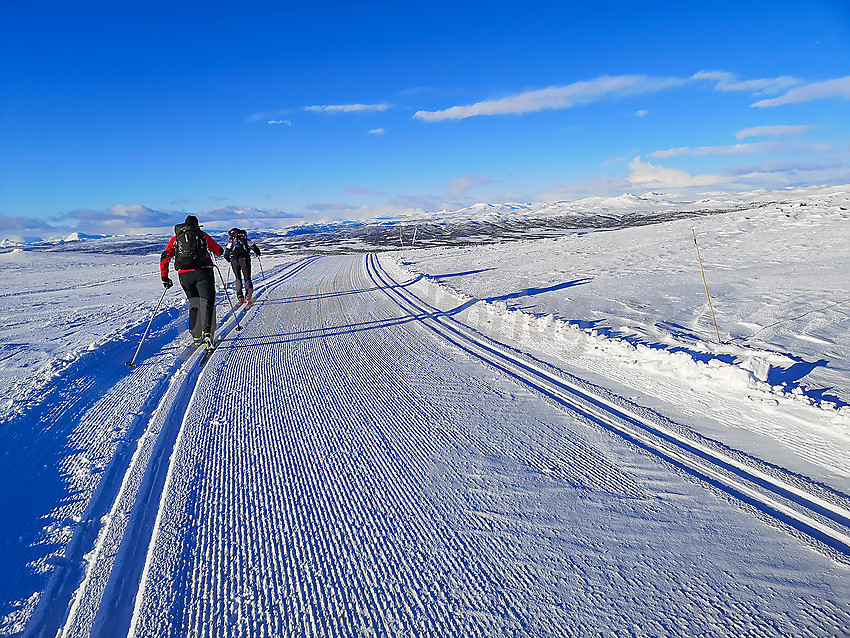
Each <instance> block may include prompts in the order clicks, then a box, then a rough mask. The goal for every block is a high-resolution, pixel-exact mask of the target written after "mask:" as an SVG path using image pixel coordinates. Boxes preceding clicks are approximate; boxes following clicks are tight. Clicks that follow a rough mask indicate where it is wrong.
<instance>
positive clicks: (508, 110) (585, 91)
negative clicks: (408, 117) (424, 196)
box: [414, 75, 684, 122]
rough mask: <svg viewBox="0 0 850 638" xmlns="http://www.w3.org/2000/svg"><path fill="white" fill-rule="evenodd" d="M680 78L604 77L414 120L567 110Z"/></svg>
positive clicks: (668, 84) (426, 114) (421, 113)
mask: <svg viewBox="0 0 850 638" xmlns="http://www.w3.org/2000/svg"><path fill="white" fill-rule="evenodd" d="M683 83H684V80H681V79H678V78H653V77H648V76H646V75H618V76H610V75H604V76H601V77H598V78H596V79H593V80H587V81H582V82H574V83H572V84H568V85H566V86H553V87H549V88H547V89H539V90H536V91H526V92H524V93H518V94H516V95H511V96H509V97H505V98H501V99H497V100H484V101H481V102H476V103H475V104H471V105H468V106H453V107H451V108H448V109H444V110H441V111H417V112H416V114H415V115H414V117H416V118H418V119H420V120H425V121H427V122H436V121H440V120H462V119H466V118H468V117H475V116H477V115H522V114H523V113H531V112H534V111H542V110H545V109H567V108H572V107H574V106H579V105H582V104H590V103H591V102H596V101H599V100H603V99H606V98H607V99H614V98H618V97H622V96H625V95H637V94H640V93H649V92H653V91H659V90H662V89H665V88H669V87H673V86H678V85H681V84H683Z"/></svg>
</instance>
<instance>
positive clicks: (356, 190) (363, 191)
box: [342, 186, 383, 195]
mask: <svg viewBox="0 0 850 638" xmlns="http://www.w3.org/2000/svg"><path fill="white" fill-rule="evenodd" d="M342 192H343V194H345V195H383V193H379V192H378V191H373V190H369V189H368V188H363V187H362V186H346V188H345V190H344V191H342Z"/></svg>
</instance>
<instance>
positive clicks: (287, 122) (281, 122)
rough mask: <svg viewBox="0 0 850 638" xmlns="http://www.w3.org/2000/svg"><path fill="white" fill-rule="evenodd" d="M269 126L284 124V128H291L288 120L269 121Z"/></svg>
mask: <svg viewBox="0 0 850 638" xmlns="http://www.w3.org/2000/svg"><path fill="white" fill-rule="evenodd" d="M269 124H285V125H286V126H292V122H291V121H289V120H269Z"/></svg>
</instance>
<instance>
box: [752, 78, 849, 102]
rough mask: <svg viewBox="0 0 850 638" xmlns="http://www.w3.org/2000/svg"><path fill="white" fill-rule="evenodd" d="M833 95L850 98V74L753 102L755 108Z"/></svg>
mask: <svg viewBox="0 0 850 638" xmlns="http://www.w3.org/2000/svg"><path fill="white" fill-rule="evenodd" d="M831 97H843V98H850V75H847V76H845V77H843V78H836V79H834V80H826V81H824V82H815V83H813V84H807V85H805V86H799V87H797V88H795V89H791V90H790V91H788V92H787V93H786V94H785V95H781V96H779V97H777V98H773V99H770V100H761V101H760V102H756V103H755V104H752V106H753V107H755V108H764V107H769V106H782V105H784V104H801V103H803V102H811V101H812V100H822V99H826V98H831Z"/></svg>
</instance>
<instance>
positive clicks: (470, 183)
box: [446, 173, 495, 198]
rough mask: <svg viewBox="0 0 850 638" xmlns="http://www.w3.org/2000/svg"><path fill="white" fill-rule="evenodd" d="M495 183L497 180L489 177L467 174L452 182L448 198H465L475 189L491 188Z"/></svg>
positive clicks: (447, 192) (447, 193)
mask: <svg viewBox="0 0 850 638" xmlns="http://www.w3.org/2000/svg"><path fill="white" fill-rule="evenodd" d="M493 183H495V180H492V179H490V178H489V177H484V176H483V175H475V174H473V173H467V174H466V175H464V176H462V177H455V178H454V179H453V180H451V182H450V183H449V188H448V190H447V191H446V197H449V198H452V197H463V196H464V195H466V194H467V193H468V192H469V191H471V190H472V189H474V188H481V187H482V186H489V185H490V184H493Z"/></svg>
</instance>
